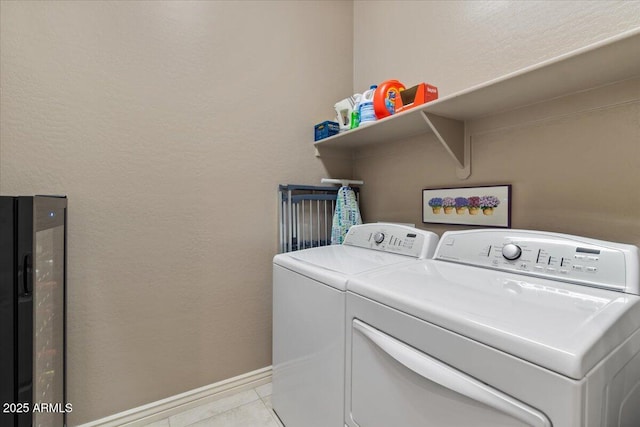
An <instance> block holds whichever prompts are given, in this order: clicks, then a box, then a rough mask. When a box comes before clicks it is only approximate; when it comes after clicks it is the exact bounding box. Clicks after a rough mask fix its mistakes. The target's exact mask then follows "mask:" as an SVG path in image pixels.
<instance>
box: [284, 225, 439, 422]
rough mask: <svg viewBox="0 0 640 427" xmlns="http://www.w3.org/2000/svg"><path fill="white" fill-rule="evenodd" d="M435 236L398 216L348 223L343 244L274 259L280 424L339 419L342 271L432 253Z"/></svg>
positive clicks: (341, 403) (354, 273) (344, 280)
mask: <svg viewBox="0 0 640 427" xmlns="http://www.w3.org/2000/svg"><path fill="white" fill-rule="evenodd" d="M437 242H438V236H437V235H436V234H434V233H431V232H429V231H424V230H419V229H416V228H413V227H408V226H404V225H397V224H386V223H375V224H363V225H357V226H353V227H351V228H350V229H349V232H348V233H347V235H346V237H345V240H344V243H343V244H342V245H333V246H323V247H318V248H312V249H306V250H302V251H297V252H288V253H283V254H279V255H276V256H275V257H274V260H273V379H272V384H273V393H272V403H273V409H274V411H275V412H276V413H277V415H278V416H279V417H280V420H281V421H282V422H283V424H284V425H285V426H286V427H344V387H345V385H344V372H345V367H344V361H345V304H346V303H345V291H346V283H347V279H348V278H349V277H353V276H357V275H358V274H362V273H365V272H370V271H374V270H379V269H381V268H384V267H389V266H392V265H393V266H397V265H401V264H406V263H411V262H417V260H418V259H424V258H427V257H431V256H432V255H433V253H434V251H435V247H436V245H437Z"/></svg>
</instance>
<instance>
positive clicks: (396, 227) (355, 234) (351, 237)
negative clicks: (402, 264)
mask: <svg viewBox="0 0 640 427" xmlns="http://www.w3.org/2000/svg"><path fill="white" fill-rule="evenodd" d="M343 244H344V245H349V246H357V247H360V248H366V249H373V250H377V251H382V252H392V253H396V254H400V255H407V256H411V257H414V258H419V259H423V258H431V257H432V256H433V253H434V252H435V249H436V246H437V244H438V235H437V234H435V233H432V232H430V231H426V230H420V229H417V228H414V227H409V226H406V225H401V224H390V223H371V224H361V225H354V226H352V227H351V228H349V232H348V233H347V235H346V236H345V238H344V243H343Z"/></svg>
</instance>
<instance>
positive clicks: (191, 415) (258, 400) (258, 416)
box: [146, 383, 283, 427]
mask: <svg viewBox="0 0 640 427" xmlns="http://www.w3.org/2000/svg"><path fill="white" fill-rule="evenodd" d="M146 427H283V425H282V424H281V423H280V421H279V420H278V417H277V416H276V414H274V412H273V410H272V409H271V383H268V384H264V385H261V386H259V387H256V388H254V389H251V390H246V391H241V392H239V393H237V394H234V395H231V396H227V397H225V398H222V399H220V400H216V401H215V402H210V403H207V404H204V405H202V406H197V407H195V408H192V409H189V410H187V411H184V412H181V413H179V414H176V415H172V416H170V417H169V418H165V419H163V420H160V421H156V422H154V423H151V424H147V426H146Z"/></svg>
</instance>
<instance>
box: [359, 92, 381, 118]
mask: <svg viewBox="0 0 640 427" xmlns="http://www.w3.org/2000/svg"><path fill="white" fill-rule="evenodd" d="M377 87H378V86H377V85H372V86H371V87H370V88H369V90H367V91H365V92H364V93H363V94H362V98H361V99H360V108H359V110H360V126H362V125H367V124H370V123H373V122H375V121H376V112H375V110H374V109H373V95H374V94H375V92H376V88H377Z"/></svg>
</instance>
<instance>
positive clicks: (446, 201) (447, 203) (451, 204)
mask: <svg viewBox="0 0 640 427" xmlns="http://www.w3.org/2000/svg"><path fill="white" fill-rule="evenodd" d="M442 207H443V208H444V213H445V214H447V215H448V214H450V213H452V212H453V209H454V208H455V207H456V200H455V199H454V198H453V197H445V198H443V199H442Z"/></svg>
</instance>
